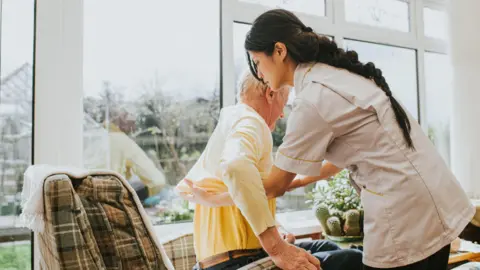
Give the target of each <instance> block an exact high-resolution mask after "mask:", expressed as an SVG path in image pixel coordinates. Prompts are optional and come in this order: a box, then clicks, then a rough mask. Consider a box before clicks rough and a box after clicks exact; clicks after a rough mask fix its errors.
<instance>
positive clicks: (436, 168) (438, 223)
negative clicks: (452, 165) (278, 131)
mask: <svg viewBox="0 0 480 270" xmlns="http://www.w3.org/2000/svg"><path fill="white" fill-rule="evenodd" d="M245 49H246V50H247V56H248V61H249V65H250V69H251V71H252V73H253V74H254V75H255V76H256V77H257V79H258V80H261V81H263V82H264V83H265V84H267V85H268V86H269V87H270V88H272V89H281V88H282V87H285V86H293V87H294V88H295V92H296V99H295V101H294V108H293V110H292V112H291V113H290V116H289V119H288V122H287V130H286V135H285V137H284V139H283V144H282V145H281V146H280V147H279V149H278V152H277V155H276V158H275V162H274V164H275V166H273V168H272V170H271V172H270V174H269V177H268V179H267V180H265V181H264V186H265V190H266V191H267V195H268V196H269V197H277V196H281V195H283V194H284V192H285V191H286V190H287V189H288V188H289V185H292V186H295V184H294V183H295V181H297V180H295V181H293V179H294V177H295V175H297V174H301V175H309V176H316V175H318V174H319V172H320V169H321V167H322V162H323V161H324V160H328V161H329V162H330V163H332V164H333V165H334V166H336V167H338V168H348V169H349V170H350V171H351V176H352V184H353V185H354V186H355V188H356V189H357V190H358V191H360V193H361V200H362V204H363V207H364V211H365V213H364V214H365V216H364V234H365V236H364V243H363V244H364V257H363V263H364V264H365V269H387V268H394V269H422V270H427V269H428V270H430V269H431V270H442V269H447V264H448V257H449V250H450V243H451V242H452V241H453V240H454V239H455V238H456V237H457V236H458V235H459V234H460V232H461V231H462V230H463V229H464V228H465V227H466V225H467V224H468V223H469V222H470V220H471V219H472V217H473V215H474V213H475V209H474V207H473V205H472V204H471V202H470V200H469V198H468V197H467V195H466V194H465V192H464V191H463V190H462V188H461V186H460V184H459V183H458V181H457V180H456V178H455V176H454V175H453V174H452V172H451V171H450V169H449V168H448V167H447V165H446V164H445V162H444V161H443V159H442V158H441V156H440V155H439V154H438V152H437V151H436V149H435V148H434V145H433V144H432V143H431V142H430V140H429V139H428V137H427V136H426V135H425V133H424V132H423V131H422V129H421V127H420V125H419V124H418V123H417V121H416V120H415V119H414V118H413V117H412V116H411V115H409V113H408V112H406V111H405V109H404V108H403V106H402V105H401V104H400V103H399V102H398V101H397V100H396V99H395V97H394V96H393V95H392V91H391V89H390V87H389V85H388V83H387V81H386V80H385V78H384V76H383V75H382V72H381V70H380V69H378V68H376V67H375V65H374V64H373V63H367V64H363V63H361V62H360V61H359V60H358V55H357V53H356V52H354V51H344V50H343V49H341V48H338V47H337V45H336V43H335V42H334V41H331V40H329V39H328V38H327V37H324V36H321V35H318V34H316V33H314V32H313V31H312V29H311V28H310V27H307V26H306V25H304V24H303V23H302V22H301V21H300V20H299V19H298V18H297V17H296V16H295V15H294V14H293V13H291V12H289V11H286V10H282V9H276V10H270V11H267V12H265V13H263V14H262V15H260V16H259V17H258V18H257V19H256V20H255V21H254V23H253V25H252V28H251V30H250V32H248V34H247V36H246V40H245ZM398 91H402V90H401V89H398ZM292 181H293V183H292ZM199 195H202V194H200V193H199ZM204 195H205V194H203V196H204ZM264 212H265V213H267V211H266V210H265V211H264Z"/></svg>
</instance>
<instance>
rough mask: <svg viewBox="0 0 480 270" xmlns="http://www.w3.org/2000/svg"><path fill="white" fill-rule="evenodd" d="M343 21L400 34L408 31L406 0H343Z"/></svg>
mask: <svg viewBox="0 0 480 270" xmlns="http://www.w3.org/2000/svg"><path fill="white" fill-rule="evenodd" d="M345 19H346V20H347V21H349V22H354V23H361V24H366V25H370V26H377V27H383V28H388V29H393V30H398V31H402V32H408V31H410V27H409V12H408V0H362V1H359V0H345Z"/></svg>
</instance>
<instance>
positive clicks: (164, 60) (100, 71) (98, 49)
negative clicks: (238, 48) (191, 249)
mask: <svg viewBox="0 0 480 270" xmlns="http://www.w3.org/2000/svg"><path fill="white" fill-rule="evenodd" d="M186 6H188V7H189V8H188V9H186V8H185V7H186ZM112 7H114V8H113V9H112ZM198 10H202V12H198ZM219 10H220V8H219V2H218V1H173V2H163V1H148V2H143V1H142V2H138V3H137V2H135V3H134V2H131V1H116V0H103V1H95V0H88V1H84V16H85V17H84V95H85V98H84V110H85V119H84V120H85V121H84V131H85V132H84V133H85V138H84V163H85V166H86V167H90V168H109V169H112V170H115V171H117V172H119V173H121V174H123V175H124V176H125V177H126V179H127V180H129V181H130V182H131V183H132V185H133V186H134V187H135V188H136V190H137V193H138V194H139V197H140V198H141V199H142V201H143V203H144V205H145V207H146V210H147V212H148V213H149V214H150V215H151V216H152V219H153V222H154V224H164V223H172V222H181V221H186V220H191V219H192V213H193V212H192V211H191V210H189V209H188V207H187V204H186V203H185V202H184V201H182V200H180V199H179V198H178V196H176V195H175V194H174V192H173V187H174V186H175V185H176V184H177V183H178V182H179V181H180V180H181V179H183V177H184V176H185V174H186V172H188V170H189V169H190V168H191V167H192V166H193V164H194V163H195V161H196V160H197V159H198V157H199V156H200V154H201V152H202V151H203V149H204V147H205V146H206V143H207V141H208V139H209V137H210V135H211V133H212V131H213V129H214V128H215V125H216V123H217V118H218V114H219V106H220V100H219V97H220V88H219V73H220V72H219V63H220V59H219V55H220V54H219V51H220V50H219V44H220V34H219V29H220V27H219V17H220V14H219ZM105 14H108V20H107V19H105ZM126 18H128V19H126ZM164 179H165V181H164ZM146 185H148V188H145V186H146ZM145 192H146V193H148V194H144V193H145Z"/></svg>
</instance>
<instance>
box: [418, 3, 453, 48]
mask: <svg viewBox="0 0 480 270" xmlns="http://www.w3.org/2000/svg"><path fill="white" fill-rule="evenodd" d="M423 21H424V27H425V28H424V29H425V36H427V37H433V38H439V39H444V40H446V39H447V37H448V16H447V13H446V12H445V11H440V10H436V9H431V8H424V9H423Z"/></svg>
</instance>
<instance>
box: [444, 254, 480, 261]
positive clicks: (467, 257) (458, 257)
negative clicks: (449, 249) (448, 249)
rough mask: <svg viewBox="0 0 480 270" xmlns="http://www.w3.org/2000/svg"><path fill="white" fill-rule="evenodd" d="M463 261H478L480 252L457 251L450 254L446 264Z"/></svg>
mask: <svg viewBox="0 0 480 270" xmlns="http://www.w3.org/2000/svg"><path fill="white" fill-rule="evenodd" d="M463 261H480V253H472V252H457V253H452V254H450V258H449V259H448V264H453V263H458V262H463Z"/></svg>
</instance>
